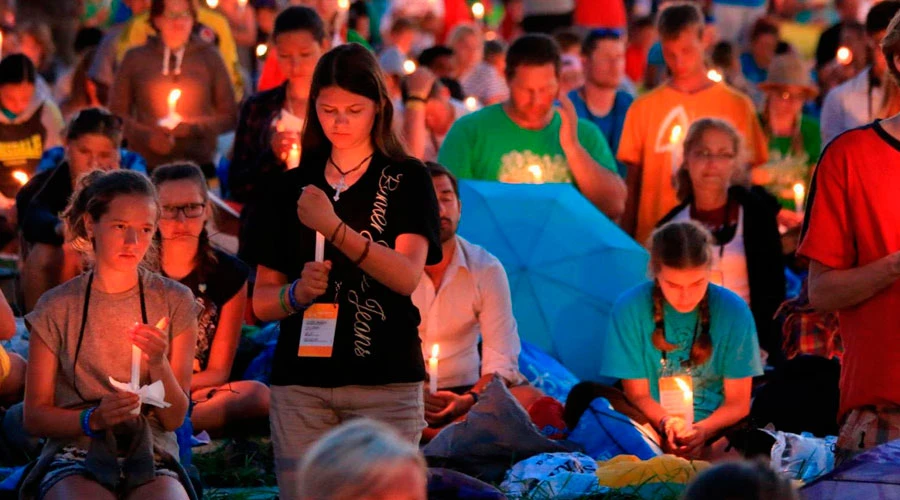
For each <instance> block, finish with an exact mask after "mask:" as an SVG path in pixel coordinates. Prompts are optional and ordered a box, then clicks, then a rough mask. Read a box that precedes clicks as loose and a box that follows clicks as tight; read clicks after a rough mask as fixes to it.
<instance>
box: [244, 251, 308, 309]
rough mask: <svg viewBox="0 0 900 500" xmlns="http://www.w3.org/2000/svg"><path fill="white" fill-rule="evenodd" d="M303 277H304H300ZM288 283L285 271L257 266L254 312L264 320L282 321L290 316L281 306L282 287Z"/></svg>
mask: <svg viewBox="0 0 900 500" xmlns="http://www.w3.org/2000/svg"><path fill="white" fill-rule="evenodd" d="M300 279H303V278H300ZM287 284H288V279H287V276H285V275H284V274H283V273H280V272H278V271H275V270H273V269H270V268H268V267H266V266H263V265H259V266H257V267H256V285H254V289H253V314H255V315H256V317H257V318H259V319H261V320H262V321H280V320H282V319H284V318H286V317H288V313H286V312H285V311H284V309H283V308H282V307H281V302H280V301H281V298H280V297H279V295H280V294H282V292H283V290H282V288H283V287H284V286H285V285H287Z"/></svg>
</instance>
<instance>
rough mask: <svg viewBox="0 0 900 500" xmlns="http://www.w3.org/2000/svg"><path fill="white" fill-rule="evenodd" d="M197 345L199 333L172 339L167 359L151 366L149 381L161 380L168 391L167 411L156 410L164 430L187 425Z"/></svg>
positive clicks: (192, 332) (162, 409)
mask: <svg viewBox="0 0 900 500" xmlns="http://www.w3.org/2000/svg"><path fill="white" fill-rule="evenodd" d="M196 345H197V332H196V331H186V332H182V333H181V334H180V335H178V336H176V337H175V338H173V339H172V345H171V348H170V349H169V355H168V357H163V358H162V359H161V361H160V362H159V363H149V364H148V367H149V370H150V380H152V381H156V380H162V383H163V386H164V387H165V390H166V402H168V403H170V404H171V405H172V406H170V407H168V408H153V411H154V412H155V413H156V416H157V417H158V418H159V421H160V423H161V424H162V426H163V428H164V429H165V430H167V431H174V430H175V429H177V428H179V427H181V424H182V423H184V416H185V415H187V411H188V405H189V404H190V400H189V399H188V396H187V394H188V391H190V388H191V372H192V370H193V366H194V349H195V348H196Z"/></svg>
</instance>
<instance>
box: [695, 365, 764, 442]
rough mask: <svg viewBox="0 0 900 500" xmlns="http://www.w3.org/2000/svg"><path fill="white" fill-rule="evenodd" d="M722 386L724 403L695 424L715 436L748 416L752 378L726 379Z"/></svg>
mask: <svg viewBox="0 0 900 500" xmlns="http://www.w3.org/2000/svg"><path fill="white" fill-rule="evenodd" d="M724 386H725V401H723V402H722V406H719V407H718V408H717V409H716V411H714V412H712V414H711V415H710V416H709V417H707V418H705V419H703V420H701V421H699V422H697V424H696V425H698V426H702V427H703V428H704V429H706V430H707V432H708V433H709V434H715V433H716V432H718V431H720V430H722V429H724V428H726V427H728V426H730V425H734V424H736V423H737V422H740V420H741V419H742V418H744V417H746V416H747V415H749V414H750V390H751V389H752V387H753V378H752V377H744V378H726V379H725V381H724Z"/></svg>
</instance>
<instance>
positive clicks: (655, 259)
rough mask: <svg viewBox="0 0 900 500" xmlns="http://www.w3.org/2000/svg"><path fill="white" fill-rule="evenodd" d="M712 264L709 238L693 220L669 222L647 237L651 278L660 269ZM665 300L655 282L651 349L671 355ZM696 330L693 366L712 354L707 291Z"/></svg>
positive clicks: (691, 356) (671, 347)
mask: <svg viewBox="0 0 900 500" xmlns="http://www.w3.org/2000/svg"><path fill="white" fill-rule="evenodd" d="M711 262H712V236H711V235H710V234H709V231H707V230H706V228H704V227H703V226H701V225H700V224H698V223H696V222H694V221H686V222H670V223H668V224H666V225H664V226H663V227H661V228H659V229H657V230H656V231H654V233H653V235H652V236H651V237H650V271H651V274H652V275H653V276H654V277H655V276H656V274H657V273H658V272H659V270H660V269H661V268H662V266H666V267H670V268H673V269H691V268H697V267H702V266H708V265H709V264H710V263H711ZM664 302H665V298H664V297H663V293H662V289H661V288H660V287H659V282H658V281H657V282H656V283H655V284H654V286H653V322H654V325H655V327H654V329H653V337H652V339H651V340H652V342H653V347H655V348H657V349H659V350H660V351H662V352H671V351H673V350H674V349H675V348H676V347H677V346H675V345H674V344H672V343H671V342H669V341H668V340H666V325H665V309H664V308H663V306H664ZM698 312H699V315H700V325H699V326H700V328H699V330H700V331H699V332H696V331H695V332H694V336H695V338H694V339H693V343H692V347H691V354H690V361H691V363H692V364H693V365H694V366H698V365H702V364H703V363H706V362H707V361H708V360H709V358H710V356H711V355H712V349H713V345H712V337H711V336H710V333H709V330H710V313H709V291H708V290H707V292H706V294H704V295H703V300H701V301H700V305H699V311H698Z"/></svg>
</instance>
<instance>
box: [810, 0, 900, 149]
mask: <svg viewBox="0 0 900 500" xmlns="http://www.w3.org/2000/svg"><path fill="white" fill-rule="evenodd" d="M898 10H900V2H893V1H892V2H882V3H879V4H877V5H875V6H874V7H872V10H870V11H869V14H868V15H867V16H866V39H867V41H868V43H869V47H870V48H871V49H872V51H871V52H872V65H871V66H869V67H868V68H866V69H865V70H864V71H863V72H862V73H860V74H858V75H856V76H855V77H853V78H851V79H850V80H847V81H846V82H844V83H842V84H840V85H838V86H837V87H835V88H833V89H831V91H830V92H828V95H827V96H825V102H824V103H822V116H821V119H820V121H821V124H822V148H825V146H827V145H828V143H829V142H831V140H832V139H834V138H835V137H837V136H838V135H840V134H842V133H843V132H846V131H847V130H850V129H853V128H857V127H861V126H863V125H865V124H867V123H871V122H872V121H874V120H875V118H878V116H879V113H880V112H881V105H882V101H883V96H884V87H883V85H882V84H881V82H882V81H883V80H884V78H885V77H887V61H885V59H884V54H883V53H882V52H881V39H882V38H884V34H885V31H886V30H887V27H888V23H890V22H891V19H893V18H894V14H896V13H897V11H898Z"/></svg>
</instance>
